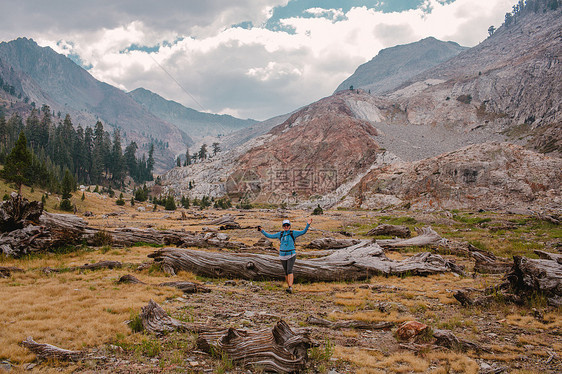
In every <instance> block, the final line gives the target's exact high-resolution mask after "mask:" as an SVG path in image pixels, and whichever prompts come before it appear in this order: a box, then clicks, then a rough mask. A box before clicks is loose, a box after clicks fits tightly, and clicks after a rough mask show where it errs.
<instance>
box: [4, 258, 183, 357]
mask: <svg viewBox="0 0 562 374" xmlns="http://www.w3.org/2000/svg"><path fill="white" fill-rule="evenodd" d="M147 250H148V248H140V247H139V248H133V249H131V250H129V251H125V250H118V251H123V254H119V255H118V254H111V253H106V254H102V253H100V252H99V251H96V252H82V253H73V254H70V255H68V257H64V256H54V255H51V256H45V257H44V258H40V259H27V260H10V261H6V262H5V263H6V265H8V266H17V267H20V268H23V269H25V270H27V271H26V272H25V273H13V275H12V276H11V277H10V278H7V279H0V300H2V301H3V302H2V304H1V306H0V314H1V315H2V317H3V318H2V322H0V324H1V325H0V330H2V332H3V333H2V334H1V335H0V357H5V358H10V359H11V360H12V361H13V362H24V361H30V360H32V359H33V357H34V356H33V355H32V354H30V353H29V352H28V351H27V350H25V349H23V348H22V347H20V346H19V345H18V343H19V342H21V341H22V340H24V339H25V338H26V337H27V336H32V337H33V338H34V339H35V340H36V341H38V342H48V343H50V344H54V345H58V346H61V347H64V348H67V349H81V348H82V347H93V346H97V345H100V344H103V343H106V342H108V341H109V340H110V339H112V338H113V337H115V335H116V334H117V333H121V334H125V335H127V334H129V333H130V329H129V328H128V326H127V325H126V321H127V320H128V319H129V317H130V314H131V311H135V312H137V313H138V311H139V310H140V307H141V306H144V305H146V304H147V303H148V301H149V300H150V299H151V298H152V299H154V300H156V301H157V302H162V301H164V300H165V299H166V298H170V297H174V296H178V295H180V294H181V293H180V292H179V291H178V290H176V289H171V288H167V287H164V288H163V287H153V286H146V285H128V284H117V283H116V281H117V279H118V278H119V276H120V275H124V274H126V273H128V272H130V269H126V268H124V269H121V270H119V271H117V272H116V271H114V270H100V271H96V272H91V271H85V272H77V271H71V272H62V273H59V274H51V275H46V274H44V273H42V272H41V271H40V270H39V269H40V268H43V267H45V266H50V267H62V266H64V267H67V266H73V265H81V264H83V263H84V262H90V263H91V262H97V261H99V260H101V259H112V260H121V261H122V260H123V257H124V256H126V257H127V260H130V259H131V258H135V257H138V258H143V259H145V258H146V252H147ZM118 251H116V252H118ZM183 276H184V277H185V274H183ZM138 278H139V279H141V280H144V281H146V282H150V283H159V282H164V281H166V280H169V278H166V277H164V276H162V275H160V276H154V275H151V276H150V277H148V274H146V272H145V274H144V275H143V274H142V273H141V274H140V275H138ZM186 278H189V277H186Z"/></svg>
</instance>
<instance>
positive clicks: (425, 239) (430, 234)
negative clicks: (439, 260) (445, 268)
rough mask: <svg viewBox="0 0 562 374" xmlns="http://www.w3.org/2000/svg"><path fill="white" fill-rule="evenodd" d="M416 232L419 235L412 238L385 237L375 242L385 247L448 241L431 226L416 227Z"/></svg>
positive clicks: (391, 247)
mask: <svg viewBox="0 0 562 374" xmlns="http://www.w3.org/2000/svg"><path fill="white" fill-rule="evenodd" d="M416 232H417V233H418V236H415V237H413V238H410V239H384V240H375V242H376V243H377V244H378V245H380V246H381V247H383V248H385V249H395V248H405V247H424V246H438V245H441V244H444V243H445V242H446V239H443V238H442V237H441V236H439V234H438V233H436V232H435V231H434V230H433V229H432V228H431V227H424V228H421V229H420V228H417V227H416Z"/></svg>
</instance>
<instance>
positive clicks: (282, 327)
mask: <svg viewBox="0 0 562 374" xmlns="http://www.w3.org/2000/svg"><path fill="white" fill-rule="evenodd" d="M140 318H141V321H142V324H143V327H144V328H145V330H146V331H148V332H150V333H153V334H156V335H161V334H165V333H168V332H173V331H183V332H191V333H197V334H198V335H199V337H198V339H197V346H198V348H199V349H201V350H202V351H204V352H208V353H211V354H212V353H219V354H220V353H225V354H226V355H227V356H228V358H229V359H231V360H232V361H233V362H234V363H236V364H238V363H241V364H243V365H245V366H249V367H259V368H262V369H264V370H268V371H275V372H278V373H291V372H294V371H298V370H301V369H303V368H304V366H305V365H306V360H307V350H308V348H309V347H311V346H312V345H313V343H312V342H311V340H310V339H309V338H308V337H307V336H306V335H301V334H295V333H294V332H293V331H292V330H291V328H290V327H289V325H287V323H286V322H284V321H282V320H281V321H279V322H278V323H277V324H276V325H275V326H274V328H273V329H272V330H262V331H245V330H237V329H233V328H230V329H220V328H216V327H211V326H207V325H203V324H196V323H186V322H181V321H178V320H176V319H174V318H172V317H170V316H169V315H168V314H167V313H166V311H164V309H162V307H160V306H159V305H158V304H156V303H155V302H154V301H153V300H150V302H149V303H148V305H147V306H145V307H143V308H142V310H141V313H140Z"/></svg>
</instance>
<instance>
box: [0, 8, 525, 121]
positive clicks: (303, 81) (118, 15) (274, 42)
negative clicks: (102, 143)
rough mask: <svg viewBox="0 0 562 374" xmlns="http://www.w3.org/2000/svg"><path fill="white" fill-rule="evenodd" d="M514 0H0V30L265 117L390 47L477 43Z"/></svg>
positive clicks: (133, 82)
mask: <svg viewBox="0 0 562 374" xmlns="http://www.w3.org/2000/svg"><path fill="white" fill-rule="evenodd" d="M516 2H517V1H516V0H381V1H374V0H372V1H367V0H235V1H233V0H160V1H154V0H150V1H149V0H121V1H115V0H96V1H92V0H48V1H46V0H25V1H22V0H2V1H1V2H0V38H1V40H2V41H9V40H12V39H15V38H17V37H20V36H25V37H29V38H33V39H34V40H35V41H36V42H37V43H39V44H40V45H42V46H50V47H52V48H53V49H54V50H56V51H57V52H59V53H62V54H65V55H67V56H68V57H70V58H72V59H73V60H75V61H76V62H78V63H80V64H81V65H82V66H83V67H85V68H86V69H88V71H89V72H90V73H91V74H92V75H93V76H94V77H96V78H97V79H99V80H101V81H104V82H107V83H109V84H112V85H114V86H117V87H119V88H121V89H123V90H125V91H131V90H134V89H135V88H138V87H144V88H147V89H149V90H151V91H154V92H156V93H158V94H160V95H161V96H163V97H165V98H166V99H170V100H175V101H177V102H180V103H182V104H183V105H185V106H188V107H191V108H193V109H196V110H201V111H208V112H213V113H221V114H231V115H234V116H237V117H240V118H254V119H258V120H263V119H267V118H270V117H273V116H276V115H279V114H284V113H288V112H290V111H292V110H295V109H297V108H299V107H301V106H303V105H306V104H310V103H312V102H314V101H316V100H318V99H320V98H322V97H325V96H328V95H330V94H331V93H332V92H333V91H334V90H335V89H336V87H337V86H338V85H339V84H340V83H341V82H342V81H343V80H344V79H345V78H347V77H348V76H349V75H351V74H352V73H353V72H354V71H355V69H356V68H357V66H359V65H360V64H362V63H364V62H366V61H368V60H370V59H371V58H373V57H374V56H375V55H376V54H377V53H378V51H379V50H381V49H382V48H387V47H392V46H394V45H397V44H405V43H410V42H414V41H418V40H420V39H422V38H425V37H428V36H434V37H436V38H437V39H440V40H444V41H449V40H451V41H455V42H457V43H459V44H461V45H464V46H469V47H470V46H474V45H476V44H478V43H479V42H481V41H482V40H484V39H485V38H486V36H487V29H488V27H489V26H490V25H494V26H496V27H499V26H500V25H501V23H502V21H503V18H504V15H505V13H506V12H507V11H510V10H511V7H512V5H514V4H515V3H516Z"/></svg>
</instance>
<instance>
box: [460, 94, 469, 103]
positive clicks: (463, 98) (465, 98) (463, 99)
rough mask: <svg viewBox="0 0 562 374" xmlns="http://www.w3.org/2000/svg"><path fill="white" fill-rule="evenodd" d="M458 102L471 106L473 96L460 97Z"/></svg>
mask: <svg viewBox="0 0 562 374" xmlns="http://www.w3.org/2000/svg"><path fill="white" fill-rule="evenodd" d="M457 101H460V102H461V103H463V104H470V102H471V101H472V95H460V96H459V97H457Z"/></svg>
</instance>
